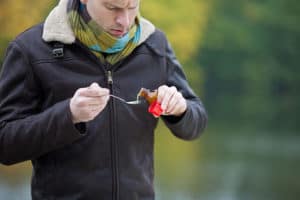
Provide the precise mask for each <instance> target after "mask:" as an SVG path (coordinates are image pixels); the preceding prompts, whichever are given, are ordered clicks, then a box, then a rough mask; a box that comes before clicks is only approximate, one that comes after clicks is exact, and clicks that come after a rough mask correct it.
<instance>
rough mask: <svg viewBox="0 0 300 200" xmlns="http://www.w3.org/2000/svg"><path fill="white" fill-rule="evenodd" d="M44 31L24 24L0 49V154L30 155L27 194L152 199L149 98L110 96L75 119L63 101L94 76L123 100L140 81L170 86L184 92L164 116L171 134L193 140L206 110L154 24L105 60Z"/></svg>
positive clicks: (9, 160) (39, 198)
mask: <svg viewBox="0 0 300 200" xmlns="http://www.w3.org/2000/svg"><path fill="white" fill-rule="evenodd" d="M42 30H43V24H41V25H38V26H35V27H33V28H31V29H29V30H28V31H26V32H25V33H23V34H21V35H20V36H18V37H17V38H16V39H15V40H14V41H13V42H11V44H10V45H9V47H8V49H7V54H6V57H5V60H4V63H3V69H2V73H1V79H0V162H1V163H3V164H7V165H10V164H14V163H18V162H22V161H26V160H31V161H32V164H33V177H32V198H33V199H34V200H52V199H53V200H54V199H55V200H77V199H78V200H79V199H84V200H89V199H91V200H95V199H103V200H135V199H138V200H150V199H151V200H152V199H154V187H153V143H154V129H155V127H156V125H157V121H158V120H157V119H156V118H154V117H153V116H152V115H151V114H149V113H148V112H147V107H148V105H147V103H143V104H141V105H130V106H129V105H125V104H123V103H121V102H119V101H118V100H114V99H111V100H110V101H109V103H108V105H107V107H106V108H105V109H104V110H103V112H101V114H99V116H97V117H96V118H95V119H94V120H92V121H90V122H88V123H81V124H76V125H75V126H74V125H73V124H72V121H71V114H70V109H69V100H70V98H71V97H72V96H73V94H74V93H75V91H76V90H77V89H78V88H81V87H87V86H88V85H90V84H91V83H92V82H97V83H99V85H100V86H102V87H107V88H109V89H110V91H111V93H112V94H115V95H117V96H120V97H123V98H124V99H128V100H131V99H133V98H135V97H136V94H137V92H138V91H139V89H140V88H141V87H145V88H149V89H156V88H158V87H159V86H161V85H163V84H166V85H169V86H172V85H174V86H176V87H177V88H178V90H179V91H180V92H182V94H183V96H184V97H185V98H186V99H187V103H188V107H187V111H186V113H185V114H184V115H183V116H182V117H170V116H169V117H162V119H163V120H164V122H165V124H166V125H167V126H168V127H169V129H170V130H171V131H172V133H173V134H174V135H175V136H177V137H179V138H182V139H185V140H191V139H194V138H196V137H197V136H198V135H199V134H200V133H201V132H202V131H203V129H204V127H205V125H206V120H207V117H206V113H205V110H204V108H203V106H202V104H201V102H200V100H199V98H197V97H196V96H195V94H194V93H193V91H192V89H191V88H190V87H189V85H188V83H187V81H186V79H185V76H184V74H183V71H182V68H181V66H180V65H179V63H178V62H177V60H176V59H175V56H174V54H173V52H172V50H171V48H170V46H169V45H168V43H167V40H166V38H165V36H164V35H163V33H162V32H160V31H158V30H156V31H155V32H154V33H153V34H152V35H151V36H150V37H149V38H148V39H147V40H146V41H145V42H144V43H143V44H141V45H140V46H139V47H138V48H136V49H135V50H134V52H133V53H132V54H131V55H130V56H129V57H127V58H126V59H124V60H122V61H121V62H119V63H117V64H116V65H114V66H111V65H109V64H102V63H101V62H99V60H98V59H97V58H96V57H95V56H94V55H93V54H92V53H91V52H90V51H89V50H88V49H87V48H86V47H85V46H83V45H82V44H81V43H79V42H78V41H76V42H75V43H72V44H64V45H63V47H62V46H61V43H56V42H45V41H44V40H43V39H42V38H41V35H42ZM61 48H62V49H63V52H59V51H60V50H61ZM53 50H55V51H56V53H58V57H55V52H53ZM57 51H58V52H57ZM60 53H63V54H60ZM56 55H57V54H56ZM109 73H111V75H112V81H111V80H108V74H109Z"/></svg>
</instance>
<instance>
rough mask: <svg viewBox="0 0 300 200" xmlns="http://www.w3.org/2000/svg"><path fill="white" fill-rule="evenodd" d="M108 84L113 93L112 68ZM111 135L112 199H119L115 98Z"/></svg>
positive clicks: (111, 117)
mask: <svg viewBox="0 0 300 200" xmlns="http://www.w3.org/2000/svg"><path fill="white" fill-rule="evenodd" d="M107 84H108V88H109V89H110V92H111V93H112V94H113V73H112V70H107ZM110 101H111V103H110V109H111V111H112V112H111V114H110V121H111V126H110V136H111V155H112V170H113V172H112V180H113V186H112V187H113V188H112V199H113V200H119V170H118V160H119V158H118V157H119V155H118V138H117V135H116V130H115V129H116V126H115V124H114V122H115V121H116V114H115V113H116V110H115V105H114V100H110Z"/></svg>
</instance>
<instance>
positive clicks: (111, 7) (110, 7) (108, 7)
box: [106, 6, 116, 10]
mask: <svg viewBox="0 0 300 200" xmlns="http://www.w3.org/2000/svg"><path fill="white" fill-rule="evenodd" d="M106 8H107V9H108V10H116V7H113V6H107V7H106Z"/></svg>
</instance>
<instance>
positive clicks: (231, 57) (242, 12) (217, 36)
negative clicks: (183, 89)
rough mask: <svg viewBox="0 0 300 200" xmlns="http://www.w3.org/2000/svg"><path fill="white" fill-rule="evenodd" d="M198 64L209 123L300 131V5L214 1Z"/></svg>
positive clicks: (273, 0)
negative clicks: (203, 74)
mask: <svg viewBox="0 0 300 200" xmlns="http://www.w3.org/2000/svg"><path fill="white" fill-rule="evenodd" d="M212 4H213V9H211V10H212V11H211V12H210V14H211V15H210V18H209V19H210V21H209V23H208V24H209V25H208V29H207V32H206V34H205V38H204V40H203V41H204V43H203V44H202V45H201V46H200V49H199V56H198V60H199V62H200V63H201V65H202V66H203V69H204V72H205V79H206V81H205V97H206V99H205V102H206V104H207V106H208V110H209V113H210V118H211V119H213V120H216V121H218V122H220V123H224V125H225V126H227V127H232V125H235V127H236V125H238V124H240V125H241V126H245V125H249V126H251V127H253V128H268V129H269V128H273V129H290V130H295V129H296V128H299V127H300V125H299V123H298V121H297V115H299V111H300V105H299V102H300V95H299V92H298V91H299V89H300V88H299V86H300V75H299V74H300V73H299V72H300V68H299V67H298V65H299V64H298V61H297V60H298V58H299V56H300V52H299V44H300V26H299V25H298V20H299V19H297V17H298V15H299V13H300V9H299V8H300V3H299V2H298V1H294V0H286V1H281V0H264V1H257V0H252V1H236V0H228V1H222V0H213V1H212Z"/></svg>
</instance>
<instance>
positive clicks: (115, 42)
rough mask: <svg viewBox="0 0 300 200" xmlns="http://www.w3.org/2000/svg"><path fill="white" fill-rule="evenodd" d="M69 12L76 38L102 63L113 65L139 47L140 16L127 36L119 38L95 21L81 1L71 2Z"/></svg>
mask: <svg viewBox="0 0 300 200" xmlns="http://www.w3.org/2000/svg"><path fill="white" fill-rule="evenodd" d="M67 12H68V18H69V22H70V24H71V27H72V29H73V31H74V34H75V36H76V38H77V39H79V40H80V41H81V42H82V43H83V44H84V45H86V46H87V47H89V49H90V50H91V51H92V52H93V53H94V54H95V55H96V56H97V57H98V58H99V59H100V61H101V62H102V63H105V62H108V63H110V64H112V65H113V64H115V63H117V62H118V61H120V60H122V59H124V58H125V57H127V56H128V55H129V54H130V53H131V52H132V51H133V50H134V49H135V48H136V47H137V45H138V42H139V40H140V35H141V25H140V16H137V17H136V20H135V24H134V25H133V26H132V27H131V29H130V30H129V32H128V33H127V34H126V35H124V36H123V37H121V38H117V37H114V36H112V35H110V34H109V33H107V32H106V31H104V30H103V29H102V28H101V27H100V26H99V25H98V24H97V23H96V22H95V21H94V20H93V19H92V18H91V17H90V15H89V14H88V12H87V9H86V6H85V5H84V4H82V3H80V1H79V0H69V2H68V8H67ZM103 54H105V55H106V56H104V55H103Z"/></svg>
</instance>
